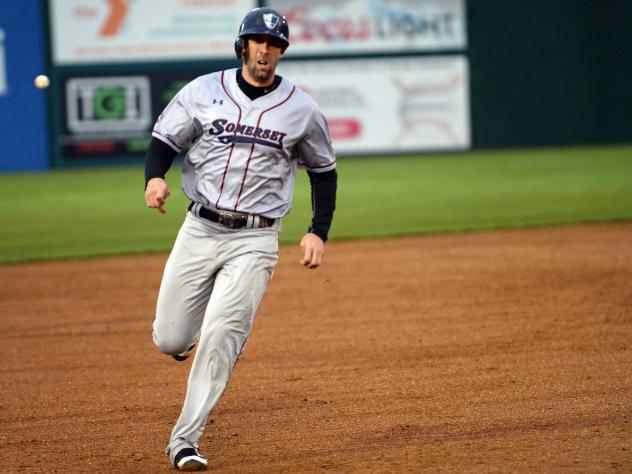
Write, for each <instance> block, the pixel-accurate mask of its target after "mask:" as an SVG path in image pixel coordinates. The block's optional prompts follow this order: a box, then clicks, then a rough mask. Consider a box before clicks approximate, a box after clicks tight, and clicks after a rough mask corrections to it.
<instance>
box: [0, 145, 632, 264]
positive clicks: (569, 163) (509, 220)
mask: <svg viewBox="0 0 632 474" xmlns="http://www.w3.org/2000/svg"><path fill="white" fill-rule="evenodd" d="M338 174H339V191H338V210H337V212H336V218H335V220H334V226H333V229H332V232H331V239H332V240H336V239H337V240H341V239H356V238H366V237H378V236H391V235H404V234H423V233H437V232H459V231H466V230H480V229H492V228H508V227H523V226H525V227H526V226H541V225H548V224H564V223H573V222H596V221H608V220H620V219H632V147H626V146H617V147H594V148H565V149H540V150H518V151H494V152H476V153H467V154H452V155H432V156H429V155H425V156H420V157H413V156H408V157H382V158H341V159H340V160H339V166H338ZM179 179H180V175H179V167H178V166H174V168H173V169H172V170H171V171H170V173H169V175H168V182H169V184H170V186H171V190H172V196H171V198H170V199H169V201H168V206H167V208H168V212H167V214H166V215H160V214H159V213H158V212H157V211H155V210H149V209H147V208H146V207H145V205H144V199H143V169H142V167H140V166H136V167H125V168H120V167H119V168H105V169H81V170H56V171H52V172H47V173H36V174H11V175H6V174H5V175H0V262H15V261H23V260H39V259H55V258H69V257H84V256H92V255H111V254H119V253H142V252H153V251H166V250H169V249H170V248H171V245H172V243H173V239H174V238H175V235H176V233H177V230H178V227H179V224H180V223H181V221H182V219H183V217H184V212H185V207H186V200H185V199H184V197H183V195H182V192H181V190H180V184H179ZM309 216H310V209H309V189H308V181H307V179H306V175H305V173H304V172H299V175H298V179H297V187H296V192H295V200H294V209H293V211H292V213H291V214H290V215H289V216H288V217H287V218H286V219H285V220H284V224H283V227H284V230H283V234H282V241H283V242H284V243H288V242H297V241H298V240H300V237H301V235H302V234H303V233H304V231H305V229H306V227H307V225H308V223H309Z"/></svg>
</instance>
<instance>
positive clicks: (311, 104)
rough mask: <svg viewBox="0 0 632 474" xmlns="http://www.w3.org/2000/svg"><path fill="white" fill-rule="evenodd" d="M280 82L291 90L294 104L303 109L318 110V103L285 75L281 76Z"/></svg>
mask: <svg viewBox="0 0 632 474" xmlns="http://www.w3.org/2000/svg"><path fill="white" fill-rule="evenodd" d="M281 78H282V81H281V84H282V85H283V86H284V87H285V88H286V89H287V90H289V91H292V99H293V101H295V102H296V105H297V106H299V107H301V108H303V109H310V110H318V104H317V103H316V101H315V100H314V99H313V97H312V96H311V95H309V94H308V93H307V92H305V90H304V89H303V88H301V87H300V86H299V85H296V84H294V83H293V82H292V81H290V80H289V79H288V78H287V77H285V76H281Z"/></svg>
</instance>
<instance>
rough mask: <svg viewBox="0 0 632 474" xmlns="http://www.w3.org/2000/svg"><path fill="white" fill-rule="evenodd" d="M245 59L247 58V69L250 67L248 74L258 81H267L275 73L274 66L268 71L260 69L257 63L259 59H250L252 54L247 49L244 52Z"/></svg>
mask: <svg viewBox="0 0 632 474" xmlns="http://www.w3.org/2000/svg"><path fill="white" fill-rule="evenodd" d="M244 59H245V60H246V69H248V74H250V77H252V78H253V79H255V80H256V81H257V82H267V81H269V80H270V78H271V77H272V75H273V74H274V68H272V67H270V68H269V69H268V70H267V71H262V70H260V69H259V68H258V65H257V60H256V59H255V60H253V61H250V55H249V54H248V52H247V51H246V52H245V53H244ZM268 62H269V61H268Z"/></svg>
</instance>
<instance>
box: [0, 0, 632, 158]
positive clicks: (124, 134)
mask: <svg viewBox="0 0 632 474" xmlns="http://www.w3.org/2000/svg"><path fill="white" fill-rule="evenodd" d="M26 3H27V4H33V5H39V6H40V7H42V8H40V9H41V10H42V15H43V17H42V18H41V19H40V20H39V21H40V22H41V23H43V24H44V25H48V28H49V31H44V35H43V36H42V35H41V34H40V35H39V36H37V35H36V36H33V35H30V37H31V38H34V40H35V41H38V38H39V41H41V43H40V44H39V46H38V50H39V51H40V52H42V54H44V53H47V54H46V56H47V57H48V67H47V69H48V74H49V75H50V76H51V79H52V84H51V87H50V88H49V89H48V90H47V91H45V92H42V91H38V90H36V89H34V88H32V86H31V84H32V79H33V77H32V76H33V75H34V74H35V73H34V70H33V71H31V70H25V69H22V65H23V61H24V59H25V58H24V57H21V56H15V55H14V56H12V57H13V58H14V59H11V57H9V59H8V60H7V61H5V67H4V72H5V75H11V74H14V75H15V74H17V75H16V77H17V79H18V81H17V83H20V84H23V85H25V84H26V85H28V92H29V94H28V95H29V96H30V97H36V98H37V97H39V100H40V102H42V103H43V102H44V100H45V99H46V98H48V101H49V106H50V107H49V119H50V120H49V121H48V122H47V121H46V119H45V118H44V117H38V116H37V114H35V115H34V116H33V119H32V120H31V121H30V123H29V125H28V127H30V128H31V129H33V130H36V131H37V130H39V131H42V130H43V131H44V132H49V133H50V136H51V137H52V138H51V140H50V148H49V147H48V146H47V145H48V139H47V138H46V137H45V136H44V135H42V136H41V137H39V135H38V137H39V138H37V139H33V140H30V141H31V142H33V143H32V144H35V143H38V144H39V145H40V148H42V146H43V150H39V151H33V152H27V151H26V148H25V149H19V147H14V148H13V151H12V152H11V153H9V154H6V153H5V155H4V157H3V160H4V162H3V167H2V169H4V170H7V169H12V168H11V167H9V168H7V167H6V166H4V164H5V163H9V164H11V163H13V164H15V163H20V164H21V165H24V166H27V168H28V167H31V168H33V169H35V168H41V167H46V166H48V165H49V163H50V164H52V165H53V166H63V165H77V164H84V163H100V164H102V163H121V162H124V161H128V160H132V161H134V160H136V161H139V159H141V158H142V156H143V154H144V151H145V149H146V147H147V144H148V141H149V137H150V129H151V126H152V124H153V122H154V120H155V118H156V117H157V116H158V115H159V113H160V112H161V110H162V109H163V108H164V106H165V105H166V104H167V102H168V101H169V100H170V98H171V97H172V96H173V94H174V93H175V92H177V90H179V88H180V87H181V86H182V85H183V84H185V83H186V82H188V81H189V80H191V79H192V78H194V77H196V76H198V75H201V74H205V73H208V72H211V71H215V70H220V69H223V68H229V67H236V66H238V63H237V61H236V60H235V59H234V57H233V51H232V42H233V40H234V36H235V32H236V29H237V25H238V23H239V20H240V19H241V17H242V16H243V13H244V12H245V11H247V10H248V9H249V8H251V7H253V6H256V5H263V4H270V5H272V6H274V7H275V8H278V9H279V10H281V11H283V12H284V13H285V14H286V15H287V17H288V19H289V20H290V22H291V32H292V33H291V37H292V39H291V41H292V45H291V47H290V49H289V50H288V53H287V55H286V57H285V58H284V60H283V62H282V63H281V66H280V69H279V70H280V72H283V70H284V68H285V70H287V71H288V76H291V78H292V79H295V81H297V82H298V83H300V84H299V85H300V86H301V87H304V88H305V89H307V90H309V91H311V93H313V94H314V95H315V97H316V98H317V100H318V101H319V103H320V104H321V107H322V109H323V111H324V113H325V115H326V116H327V117H328V120H329V121H330V126H331V128H332V134H333V138H334V144H335V146H336V148H337V150H338V151H339V153H341V154H343V155H364V154H372V153H377V154H392V153H424V152H433V151H466V150H469V149H488V148H511V147H538V146H555V145H576V144H607V143H630V142H632V127H630V124H631V123H632V88H631V87H630V85H629V84H630V83H632V48H631V47H630V44H632V28H629V18H632V2H630V1H628V0H607V1H603V2H597V1H594V0H561V1H556V2H551V1H548V0H531V1H529V2H524V1H523V0H487V1H482V0H414V1H413V0H376V1H373V2H363V1H359V0H320V1H319V2H308V1H302V0H267V1H257V0H222V1H221V2H219V1H215V0H178V1H175V0H135V1H134V2H130V0H29V1H28V2H26ZM2 5H3V9H4V10H3V12H9V13H10V12H14V13H15V14H16V12H18V11H19V9H20V8H22V7H21V6H20V5H23V3H22V2H21V1H20V0H7V1H6V2H3V3H2ZM153 12H156V15H153ZM9 13H3V14H2V15H3V16H0V27H2V25H3V22H4V23H7V22H8V16H7V15H9ZM14 13H11V15H13V14H14ZM25 18H26V17H25ZM29 18H30V17H29ZM22 21H25V20H22ZM28 21H30V22H31V24H32V25H31V26H30V27H29V28H30V30H29V29H28V28H23V30H24V31H31V30H33V31H35V30H36V29H37V28H36V26H35V23H36V19H33V18H30V19H29V20H28ZM37 27H40V29H41V24H40V25H39V26H37ZM29 57H31V56H29ZM32 57H34V58H35V57H36V55H35V56H32ZM341 64H342V69H343V70H340V67H341V66H340V65H341ZM31 69H32V68H31ZM334 71H338V72H336V73H334ZM0 72H2V69H0ZM1 76H2V75H1V74H0V94H1V93H2V92H1V91H2V90H3V89H2V87H3V86H2V77H1ZM294 76H296V78H295V77H294ZM5 82H6V81H5ZM5 89H6V87H5ZM14 108H15V107H14ZM18 109H19V108H18ZM18 109H16V110H18ZM24 110H29V108H24ZM33 110H36V109H33ZM0 112H1V113H2V115H3V118H4V119H5V122H8V120H6V119H7V117H10V116H11V115H12V114H13V113H14V112H11V111H10V110H9V109H7V108H6V107H4V104H3V102H2V100H1V98H0ZM3 128H5V127H3ZM24 130H29V132H26V133H29V136H30V137H34V136H35V135H33V133H30V129H29V128H27V127H26V126H23V127H22V132H24ZM38 133H39V132H38ZM3 134H4V135H5V136H6V137H17V136H18V135H17V134H16V133H15V132H8V131H7V129H6V128H5V129H4V130H3ZM6 140H7V139H5V141H6ZM22 142H25V140H22ZM48 151H50V154H51V156H52V158H51V159H50V160H49V158H48ZM13 155H15V156H13ZM11 166H14V165H11ZM15 169H18V168H15Z"/></svg>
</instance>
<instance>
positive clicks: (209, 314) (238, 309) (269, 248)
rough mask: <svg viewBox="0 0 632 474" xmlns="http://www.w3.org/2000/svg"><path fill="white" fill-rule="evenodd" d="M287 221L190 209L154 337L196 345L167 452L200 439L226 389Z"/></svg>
mask: <svg viewBox="0 0 632 474" xmlns="http://www.w3.org/2000/svg"><path fill="white" fill-rule="evenodd" d="M279 231H280V223H279V222H278V221H277V222H276V223H275V224H274V226H272V227H269V228H263V229H236V230H233V229H230V228H227V227H224V226H222V225H220V224H216V223H214V222H210V221H207V220H205V219H202V218H198V217H196V216H194V215H192V214H191V213H187V217H186V219H185V221H184V224H183V225H182V227H181V229H180V231H179V233H178V237H177V238H176V242H175V244H174V247H173V250H172V251H171V254H170V255H169V259H168V260H167V263H166V266H165V271H164V275H163V279H162V283H161V286H160V293H159V295H158V304H157V309H156V319H155V320H154V324H153V340H154V343H155V344H156V346H158V348H159V349H160V350H161V351H162V352H164V353H166V354H170V355H176V354H180V353H182V352H185V351H187V350H188V349H189V348H190V347H191V346H192V345H194V344H196V343H197V349H196V354H195V358H194V360H193V365H192V367H191V373H190V374H189V382H188V388H187V394H186V398H185V400H184V406H183V407H182V412H181V413H180V417H179V418H178V421H177V422H176V425H175V427H174V428H173V431H172V433H171V439H170V441H169V444H168V446H167V449H166V452H167V454H168V455H169V456H170V459H171V462H172V463H173V457H174V456H175V454H176V453H177V452H178V451H179V450H180V449H182V448H186V447H195V448H197V447H198V440H199V438H200V436H201V435H202V432H203V431H204V426H205V425H206V422H207V420H208V416H209V414H210V412H211V410H212V409H213V407H214V406H215V405H216V403H217V401H218V400H219V398H220V396H221V395H222V393H223V392H224V390H225V389H226V386H227V384H228V380H229V378H230V375H231V373H232V370H233V367H234V365H235V363H236V362H237V359H238V358H239V355H240V353H241V351H242V350H243V348H244V346H245V344H246V341H247V339H248V335H249V333H250V328H251V326H252V321H253V318H254V315H255V312H256V311H257V308H258V306H259V303H260V301H261V298H262V297H263V294H264V292H265V290H266V288H267V286H268V283H269V281H270V278H271V277H272V273H273V271H274V268H275V266H276V264H277V261H278V241H279V239H278V237H279Z"/></svg>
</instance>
